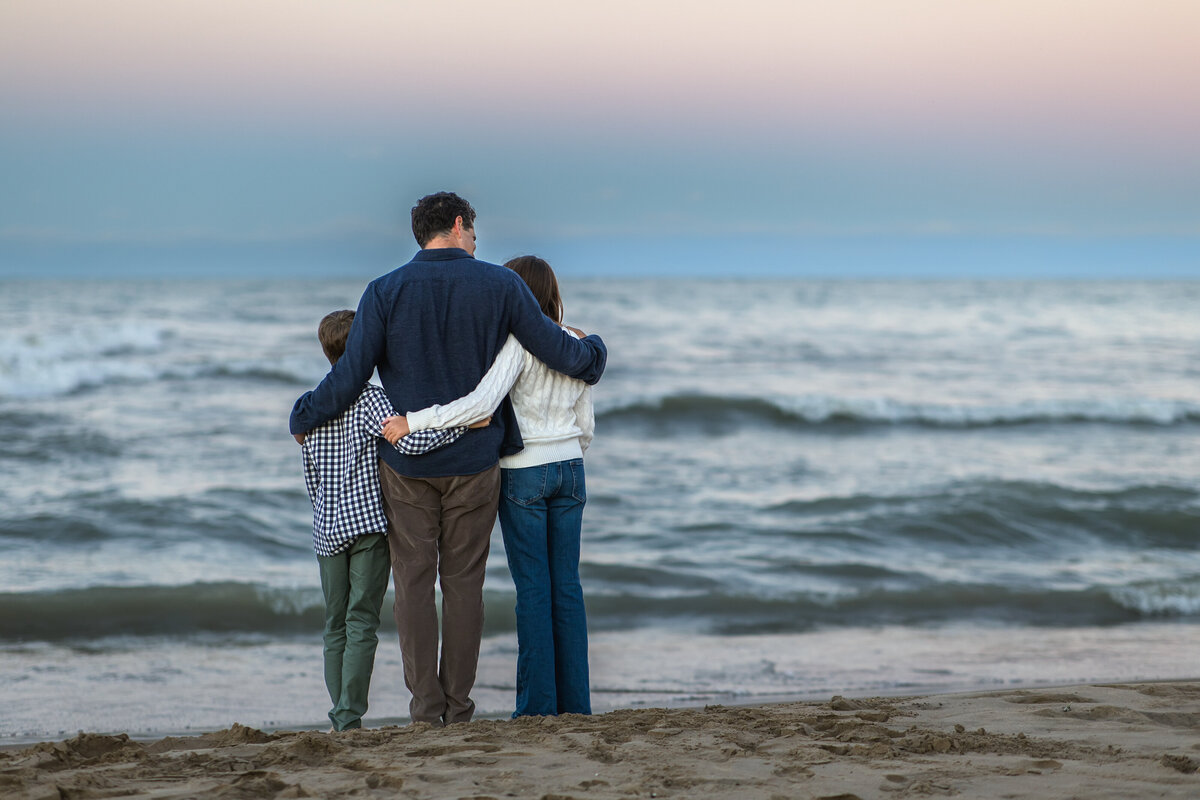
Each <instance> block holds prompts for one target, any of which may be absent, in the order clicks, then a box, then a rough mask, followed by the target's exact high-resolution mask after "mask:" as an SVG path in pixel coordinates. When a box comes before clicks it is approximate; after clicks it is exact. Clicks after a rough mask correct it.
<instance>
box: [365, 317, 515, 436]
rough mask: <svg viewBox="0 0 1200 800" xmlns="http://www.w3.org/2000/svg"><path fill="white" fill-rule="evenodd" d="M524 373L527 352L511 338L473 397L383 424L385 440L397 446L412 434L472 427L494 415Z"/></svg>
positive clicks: (413, 413)
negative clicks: (456, 427) (401, 438)
mask: <svg viewBox="0 0 1200 800" xmlns="http://www.w3.org/2000/svg"><path fill="white" fill-rule="evenodd" d="M524 369H525V349H524V348H522V347H521V343H520V342H518V341H517V339H516V337H515V336H513V335H512V334H509V337H508V340H507V341H505V343H504V347H502V348H500V352H499V354H497V356H496V360H495V361H493V362H492V366H491V369H489V370H488V371H487V374H486V375H484V376H483V380H481V381H480V382H479V385H478V386H476V387H475V390H474V391H472V392H471V393H470V394H468V395H466V396H464V397H460V398H458V399H457V400H455V401H453V402H451V403H446V404H445V405H432V406H429V408H423V409H421V410H420V411H410V412H408V414H407V415H406V416H402V417H401V416H397V417H389V418H387V419H386V420H384V426H383V437H384V438H385V439H387V440H388V441H389V442H395V441H396V440H397V439H398V438H400V437H401V436H404V435H406V434H408V433H409V432H411V431H421V430H429V429H433V428H452V427H455V426H461V425H471V424H472V423H475V422H479V421H480V420H483V419H486V418H487V417H490V416H491V415H492V412H494V411H495V410H496V407H497V406H499V405H500V401H501V400H503V399H504V396H505V395H507V394H508V391H509V390H510V389H512V387H513V384H514V383H516V381H517V378H518V377H519V376H520V375H521V372H522V371H523V370H524Z"/></svg>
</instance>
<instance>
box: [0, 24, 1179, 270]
mask: <svg viewBox="0 0 1200 800" xmlns="http://www.w3.org/2000/svg"><path fill="white" fill-rule="evenodd" d="M1197 142H1200V3H1198V2H1194V1H1193V0H1004V1H1003V2H1001V1H1000V0H837V1H836V2H835V1H834V0H820V1H818V0H798V1H797V2H784V1H783V0H739V1H738V2H734V1H733V0H726V1H725V2H706V0H689V2H674V0H662V1H660V2H655V0H641V2H627V1H626V0H605V1H604V2H592V0H578V1H576V2H562V0H537V1H533V0H530V1H527V2H506V3H500V2H478V1H476V0H460V2H455V3H436V2H424V3H410V2H384V1H383V0H237V1H236V2H234V1H231V0H202V1H197V0H109V1H108V2H96V1H95V0H91V1H89V0H3V2H0V277H2V276H5V275H36V274H85V275H96V276H106V275H109V274H123V273H131V274H133V273H136V274H160V273H161V274H173V273H179V274H196V273H201V274H202V273H206V272H210V271H211V272H220V271H221V270H226V271H233V272H234V273H235V274H245V273H246V272H247V271H249V272H251V273H253V272H256V271H257V272H261V273H263V274H277V273H278V272H279V271H280V270H288V269H294V270H296V271H297V272H298V273H304V274H354V275H364V274H365V275H369V274H375V273H378V272H380V271H383V270H384V269H386V268H388V267H389V266H391V265H392V264H393V263H402V262H403V261H404V260H407V258H408V256H409V255H411V252H412V251H413V250H414V249H415V244H414V243H413V242H412V240H411V234H410V232H409V230H408V219H407V217H408V209H409V208H410V207H411V205H412V203H413V201H414V200H415V199H416V198H417V197H419V196H421V195H422V194H425V193H428V192H431V191H437V190H440V189H451V190H454V191H458V192H460V193H461V194H463V195H464V196H466V197H468V199H470V200H471V202H472V203H473V204H474V205H475V207H476V209H477V210H478V212H479V220H478V231H479V235H480V252H479V255H480V256H481V257H484V258H488V259H491V260H503V259H505V258H507V257H509V256H511V255H515V254H517V253H519V252H525V251H533V252H540V253H542V254H543V255H547V256H548V257H551V260H552V261H555V260H556V259H558V260H559V262H561V263H562V265H563V266H564V267H565V268H566V269H567V270H568V271H572V270H574V271H576V272H578V273H579V274H605V273H609V272H611V273H613V274H642V273H645V274H693V273H695V274H821V275H838V274H863V275H895V276H906V275H924V274H931V275H932V274H936V275H943V274H946V275H966V276H970V275H987V276H1000V275H1004V274H1008V273H1009V272H1012V273H1013V274H1047V275H1087V274H1093V272H1094V273H1095V274H1103V275H1108V274H1121V275H1130V276H1137V275H1142V274H1146V275H1155V276H1176V277H1200V146H1197ZM556 265H557V263H556Z"/></svg>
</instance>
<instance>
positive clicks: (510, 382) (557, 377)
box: [408, 334, 596, 469]
mask: <svg viewBox="0 0 1200 800" xmlns="http://www.w3.org/2000/svg"><path fill="white" fill-rule="evenodd" d="M572 336H574V334H572ZM577 338H578V337H577ZM506 394H507V395H509V397H510V399H511V400H512V403H513V410H514V411H515V412H516V416H517V424H518V425H520V427H521V438H522V439H524V440H525V449H524V450H522V451H521V452H519V453H517V454H516V455H512V456H507V457H505V458H502V459H500V466H501V467H502V468H504V469H519V468H521V467H535V466H537V465H539V464H552V463H554V462H556V461H567V460H569V459H572V458H582V457H583V453H584V451H586V450H587V448H588V445H589V444H591V442H592V435H593V434H594V432H595V429H596V419H595V413H594V412H593V410H592V387H590V386H588V385H587V384H586V383H584V382H583V381H578V380H575V379H574V378H568V377H567V376H566V375H563V374H562V373H561V372H556V371H555V370H552V369H550V368H549V367H547V366H546V365H545V364H543V363H542V362H541V361H538V360H537V359H536V358H534V357H533V356H532V355H530V354H529V353H528V352H526V351H525V348H523V347H521V343H520V342H518V341H517V340H516V337H514V336H512V335H511V334H510V335H509V337H508V341H506V342H505V343H504V347H503V348H502V349H501V350H500V353H499V354H498V355H497V356H496V360H495V361H493V362H492V366H491V369H489V370H488V372H487V374H486V375H484V376H483V380H481V381H480V382H479V386H477V387H475V391H473V392H471V393H470V394H469V395H466V396H465V397H460V398H459V399H457V400H455V401H453V402H451V403H447V404H445V405H434V406H430V407H429V408H423V409H421V410H420V411H412V412H409V414H408V427H409V429H410V430H413V431H418V430H424V429H427V428H453V427H456V426H459V425H470V424H471V423H473V422H478V421H479V420H481V419H484V418H486V417H488V416H490V415H491V414H492V413H493V412H494V411H495V410H496V407H497V406H499V405H500V401H501V400H503V399H504V395H506Z"/></svg>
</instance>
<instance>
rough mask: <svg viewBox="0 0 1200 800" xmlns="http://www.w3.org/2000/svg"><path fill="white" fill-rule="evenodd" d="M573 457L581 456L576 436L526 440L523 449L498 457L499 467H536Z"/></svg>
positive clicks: (568, 459) (581, 451)
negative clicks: (551, 440)
mask: <svg viewBox="0 0 1200 800" xmlns="http://www.w3.org/2000/svg"><path fill="white" fill-rule="evenodd" d="M573 458H583V448H581V447H580V446H579V437H578V436H575V437H572V438H570V439H563V440H562V441H558V442H528V441H527V442H525V449H524V450H522V451H521V452H519V453H517V454H516V455H512V456H506V457H504V458H502V459H500V469H522V468H524V467H537V466H540V465H542V464H553V463H555V462H556V461H570V460H571V459H573Z"/></svg>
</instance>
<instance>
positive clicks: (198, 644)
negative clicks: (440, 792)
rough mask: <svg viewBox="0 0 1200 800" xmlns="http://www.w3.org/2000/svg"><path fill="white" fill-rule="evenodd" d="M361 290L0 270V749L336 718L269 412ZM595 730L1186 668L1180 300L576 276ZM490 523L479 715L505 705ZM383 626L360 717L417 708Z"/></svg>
mask: <svg viewBox="0 0 1200 800" xmlns="http://www.w3.org/2000/svg"><path fill="white" fill-rule="evenodd" d="M363 285H364V283H363V282H362V281H284V280H263V281H254V280H245V281H235V280H212V281H183V280H161V281H107V282H101V281H96V282H87V281H83V282H80V281H69V282H68V281H27V282H17V281H6V282H0V745H2V744H4V743H6V742H7V743H16V742H23V741H30V740H38V739H45V738H57V737H63V736H70V735H73V734H74V733H76V732H77V731H79V730H87V731H101V732H115V731H126V732H129V733H131V734H132V735H135V736H141V737H151V736H161V735H166V734H175V733H187V732H199V731H205V730H214V729H219V728H223V727H227V726H229V725H230V724H232V723H233V722H235V721H236V722H240V723H242V724H245V725H250V726H253V727H260V728H266V729H277V728H305V727H311V728H321V729H324V728H325V727H327V725H328V723H327V721H326V718H325V713H326V711H327V710H328V697H327V695H326V694H325V689H324V684H323V681H322V677H321V619H322V614H321V593H320V588H319V580H318V574H317V567H316V561H315V557H314V555H313V552H312V547H311V508H310V506H309V502H308V499H307V495H306V494H305V491H304V484H303V478H302V470H301V459H300V453H299V449H298V447H297V446H296V444H295V442H294V441H293V440H292V438H291V437H290V436H289V435H288V431H287V417H288V412H289V410H290V408H291V405H292V403H293V401H294V400H295V398H296V397H297V396H298V395H299V394H300V393H302V392H303V391H305V390H307V389H309V388H311V387H312V386H314V385H315V384H316V383H317V382H318V381H319V380H320V379H321V377H322V376H323V375H324V373H325V371H326V369H327V363H326V362H325V360H324V358H323V356H322V355H321V351H320V347H319V345H318V344H317V340H316V325H317V322H318V320H319V319H320V318H321V316H322V315H324V314H325V313H327V312H328V311H331V310H334V309H338V308H354V307H355V305H356V304H357V300H358V296H359V294H360V292H361V291H362V288H363ZM563 291H564V297H565V303H566V311H567V321H568V322H569V323H570V324H572V325H575V326H577V327H581V328H583V329H585V330H586V331H588V332H594V333H598V334H600V335H601V336H603V337H604V339H605V341H606V343H607V345H608V347H609V362H608V369H607V372H606V374H605V376H604V378H603V380H602V381H601V382H600V383H599V384H598V385H597V387H596V389H595V392H594V399H595V403H596V409H597V434H596V440H595V443H594V444H593V446H592V448H591V450H589V452H588V454H587V459H586V464H587V476H588V490H589V501H588V506H587V511H586V514H585V519H584V541H583V556H582V561H583V563H582V576H583V582H584V590H585V594H586V599H587V607H588V614H589V626H590V631H591V638H592V659H591V661H592V664H591V666H592V681H593V700H594V706H595V708H596V710H597V711H604V710H607V709H611V708H617V707H628V706H639V705H687V704H705V703H750V702H759V701H765V700H772V699H781V698H825V699H827V698H828V697H829V696H830V695H832V694H845V695H871V694H892V695H895V694H910V693H917V692H927V691H933V692H938V691H954V690H968V689H987V688H993V687H1010V686H1025V687H1028V686H1037V685H1047V684H1054V683H1069V682H1075V681H1118V680H1143V679H1171V678H1195V677H1197V676H1198V673H1200V666H1198V665H1200V635H1198V634H1200V547H1198V544H1200V313H1197V311H1198V310H1200V283H1195V282H1177V283H1168V282H1023V281H1012V282H953V281H946V282H863V281H827V282H820V281H788V280H775V281H749V280H747V281H737V280H727V281H718V280H683V279H674V280H633V279H626V278H622V279H619V280H609V281H602V280H568V281H564V285H563ZM514 600H515V593H514V591H513V589H512V585H511V581H510V578H509V576H508V574H507V568H506V566H505V560H504V553H503V543H502V541H501V539H500V535H499V528H498V527H497V529H496V530H495V531H494V533H493V538H492V552H491V558H490V560H489V564H488V576H487V584H486V604H487V626H486V630H485V638H484V641H483V647H482V654H481V660H480V670H479V679H478V683H477V688H476V692H475V699H476V702H477V704H478V706H479V713H481V714H483V715H488V716H504V715H506V714H507V713H509V711H511V708H512V695H513V685H514V673H515V654H516V637H515V631H514V624H515V623H514V616H513V610H512V607H513V603H514ZM390 606H391V596H390V593H389V597H388V599H387V601H386V604H385V612H384V620H383V625H382V627H381V630H380V634H381V644H380V648H379V654H378V658H377V662H376V671H375V678H374V683H373V686H372V694H371V709H370V711H369V712H368V714H367V719H366V723H367V724H368V725H382V724H393V723H395V724H402V723H404V722H405V721H406V714H407V704H408V696H407V693H406V692H405V690H404V687H403V680H402V676H401V669H400V658H399V649H398V645H397V644H396V639H395V632H394V627H393V625H392V622H391V617H390Z"/></svg>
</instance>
